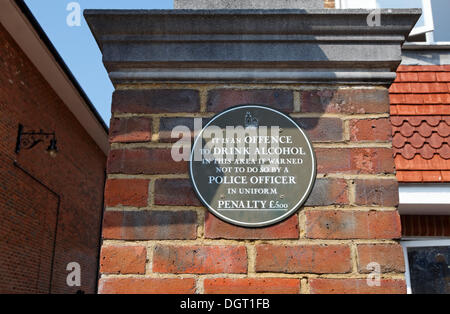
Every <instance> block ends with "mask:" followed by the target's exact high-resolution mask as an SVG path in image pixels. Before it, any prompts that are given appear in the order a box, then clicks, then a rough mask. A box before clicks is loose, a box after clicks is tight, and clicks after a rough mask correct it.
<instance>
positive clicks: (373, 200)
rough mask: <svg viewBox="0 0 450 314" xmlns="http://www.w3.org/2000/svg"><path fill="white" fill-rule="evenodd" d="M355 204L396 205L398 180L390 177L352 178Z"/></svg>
mask: <svg viewBox="0 0 450 314" xmlns="http://www.w3.org/2000/svg"><path fill="white" fill-rule="evenodd" d="M354 182H355V188H356V195H355V203H356V205H382V206H397V205H398V182H397V180H390V179H373V180H360V179H358V180H354Z"/></svg>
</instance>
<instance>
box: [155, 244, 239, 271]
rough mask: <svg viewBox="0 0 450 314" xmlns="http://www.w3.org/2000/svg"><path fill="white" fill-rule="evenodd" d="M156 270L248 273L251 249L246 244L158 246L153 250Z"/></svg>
mask: <svg viewBox="0 0 450 314" xmlns="http://www.w3.org/2000/svg"><path fill="white" fill-rule="evenodd" d="M153 272H155V273H172V274H215V273H229V274H233V273H235V274H243V273H246V272H247V250H246V248H245V247H244V246H172V245H158V246H156V247H155V251H154V253H153Z"/></svg>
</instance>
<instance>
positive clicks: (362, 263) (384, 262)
mask: <svg viewBox="0 0 450 314" xmlns="http://www.w3.org/2000/svg"><path fill="white" fill-rule="evenodd" d="M373 262H375V263H378V264H380V266H381V271H382V272H384V273H389V272H398V273H403V272H405V262H404V257H403V249H402V246H401V245H399V244H359V245H358V271H359V272H360V273H370V272H372V271H373V269H371V268H369V269H367V265H369V264H370V263H373Z"/></svg>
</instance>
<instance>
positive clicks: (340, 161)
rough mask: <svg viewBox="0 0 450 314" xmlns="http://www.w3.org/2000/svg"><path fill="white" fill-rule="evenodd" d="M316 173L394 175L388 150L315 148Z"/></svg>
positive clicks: (392, 159) (392, 160)
mask: <svg viewBox="0 0 450 314" xmlns="http://www.w3.org/2000/svg"><path fill="white" fill-rule="evenodd" d="M315 152H316V157H317V171H318V173H336V172H340V173H346V174H379V173H394V171H395V164H394V158H393V154H392V150H391V149H389V148H316V149H315Z"/></svg>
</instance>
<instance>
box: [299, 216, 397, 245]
mask: <svg viewBox="0 0 450 314" xmlns="http://www.w3.org/2000/svg"><path fill="white" fill-rule="evenodd" d="M305 216H306V230H305V231H306V237H307V238H310V239H398V238H400V237H401V233H400V232H401V226H400V216H399V215H398V213H397V211H350V210H345V211H333V210H320V211H319V210H308V211H306V212H305Z"/></svg>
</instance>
